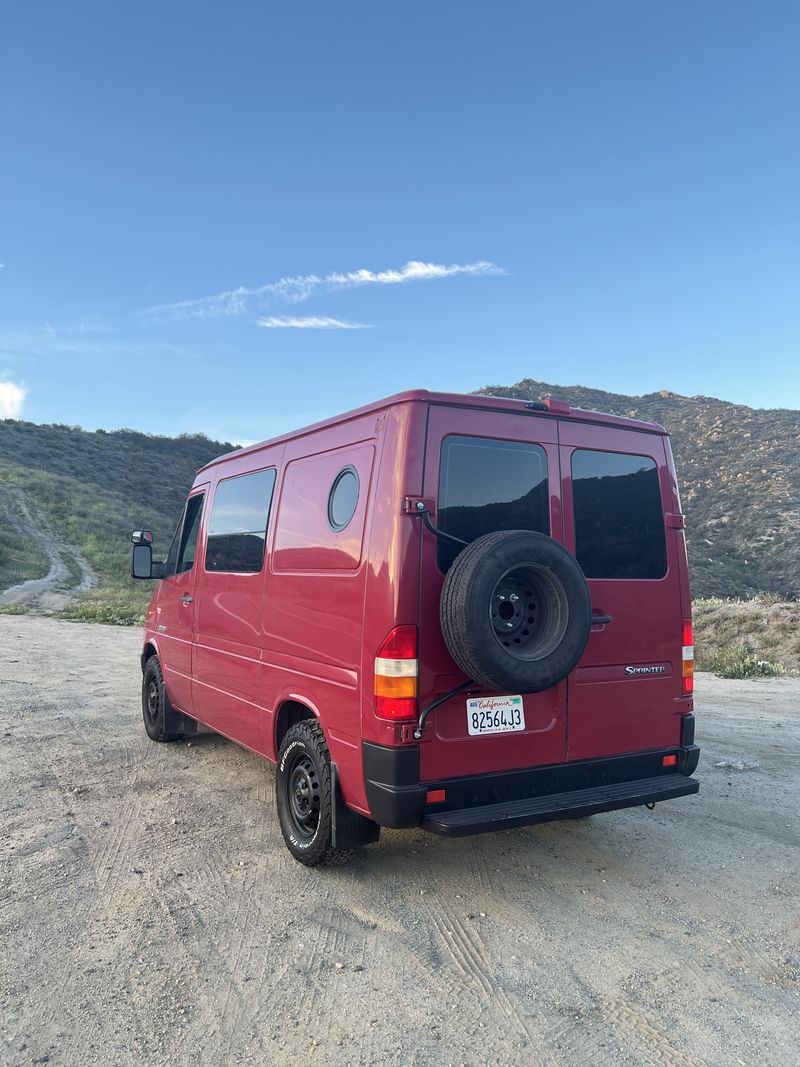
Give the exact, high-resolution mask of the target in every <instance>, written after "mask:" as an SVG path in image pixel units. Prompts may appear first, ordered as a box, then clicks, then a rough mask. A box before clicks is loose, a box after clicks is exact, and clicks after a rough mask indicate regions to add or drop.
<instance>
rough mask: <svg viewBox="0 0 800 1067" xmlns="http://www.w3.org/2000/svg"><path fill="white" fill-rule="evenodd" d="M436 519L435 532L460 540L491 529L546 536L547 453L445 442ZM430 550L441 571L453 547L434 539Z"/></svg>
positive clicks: (499, 444)
mask: <svg viewBox="0 0 800 1067" xmlns="http://www.w3.org/2000/svg"><path fill="white" fill-rule="evenodd" d="M437 518H438V525H439V528H440V529H442V530H444V531H445V533H449V534H452V535H453V536H454V537H460V538H461V540H462V541H474V540H475V538H477V537H482V536H483V534H487V533H494V532H495V531H497V530H533V531H535V532H536V533H546V534H549V533H550V511H549V499H548V490H547V453H546V452H545V450H544V449H543V448H542V447H541V446H540V445H533V444H527V443H525V442H523V441H496V440H490V439H488V438H481V437H456V436H453V437H446V438H445V439H444V441H443V442H442V458H441V463H440V466H439V507H438V514H437ZM436 551H437V561H438V564H439V569H440V570H441V571H446V570H447V568H448V567H449V566H450V564H451V563H452V562H453V560H454V559H455V558H456V556H457V555H458V552H459V547H458V545H450V544H448V543H447V542H446V541H444V540H440V541H439V542H438V545H437V550H436Z"/></svg>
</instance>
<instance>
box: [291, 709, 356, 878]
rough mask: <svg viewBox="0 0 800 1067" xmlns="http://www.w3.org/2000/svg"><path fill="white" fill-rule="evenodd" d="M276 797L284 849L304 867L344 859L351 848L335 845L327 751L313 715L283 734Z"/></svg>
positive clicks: (328, 755)
mask: <svg viewBox="0 0 800 1067" xmlns="http://www.w3.org/2000/svg"><path fill="white" fill-rule="evenodd" d="M275 799H276V802H277V806H278V819H279V820H280V824H281V832H282V833H283V839H284V841H285V842H286V847H287V848H288V849H289V851H290V852H291V854H292V855H293V856H294V858H295V859H296V860H299V861H300V863H304V864H305V865H306V867H319V866H322V865H324V864H336V863H345V862H347V860H349V859H350V857H351V856H352V855H353V850H352V849H341V848H334V847H333V844H332V840H333V838H332V833H333V783H332V781H331V755H330V752H329V751H328V746H327V744H326V742H325V735H324V734H323V732H322V727H321V726H320V725H319V723H318V722H317V721H316V719H304V720H303V721H302V722H298V723H296V724H295V725H294V726H292V727H291V728H290V729H289V730H288V731H287V732H286V736H285V737H284V739H283V742H282V744H281V749H280V753H279V756H278V767H277V770H276V772H275Z"/></svg>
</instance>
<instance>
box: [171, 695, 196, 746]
mask: <svg viewBox="0 0 800 1067" xmlns="http://www.w3.org/2000/svg"><path fill="white" fill-rule="evenodd" d="M164 696H165V697H166V707H165V708H164V732H165V733H167V734H181V735H182V736H184V737H193V736H194V735H195V734H196V733H197V730H198V722H197V720H196V719H192V718H191V717H190V716H189V715H184V714H183V712H182V711H178V710H177V709H176V708H173V706H172V701H171V700H170V699H169V694H168V693H167V689H166V686H165V687H164Z"/></svg>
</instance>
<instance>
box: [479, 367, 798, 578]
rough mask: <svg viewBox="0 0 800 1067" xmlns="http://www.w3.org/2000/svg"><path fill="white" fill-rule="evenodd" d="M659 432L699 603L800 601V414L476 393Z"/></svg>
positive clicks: (575, 389)
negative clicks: (599, 415)
mask: <svg viewBox="0 0 800 1067" xmlns="http://www.w3.org/2000/svg"><path fill="white" fill-rule="evenodd" d="M477 391H478V392H479V393H482V394H492V395H494V396H513V397H519V398H521V399H525V400H541V399H542V398H543V397H547V396H555V397H559V398H561V399H563V400H567V401H568V402H569V403H570V404H571V405H572V406H574V407H581V408H588V409H591V410H594V411H607V412H610V413H611V414H613V415H625V416H628V417H631V418H637V419H644V420H647V421H650V422H658V423H661V425H662V426H665V427H666V429H667V430H669V432H670V435H671V438H672V449H673V452H674V454H675V464H676V467H677V470H678V481H679V483H680V488H681V500H682V504H683V509H684V511H685V513H686V537H687V542H688V546H689V561H690V567H691V574H692V592H693V594H694V596H695V597H713V596H716V597H747V596H753V595H754V594H756V593H758V592H772V593H777V594H779V595H780V596H783V597H786V598H794V597H798V596H800V411H792V410H784V409H776V410H765V409H760V408H749V407H745V406H744V405H742V404H730V403H728V402H727V401H724V400H715V399H714V398H713V397H708V396H691V397H688V396H679V395H678V394H677V393H670V392H666V391H663V392H659V393H649V394H647V395H646V396H624V395H621V394H619V393H607V392H604V391H603V390H600V389H587V388H585V387H584V386H581V385H568V386H564V385H549V384H547V383H545V382H537V381H533V380H532V379H530V378H526V379H524V380H523V381H521V382H517V384H516V385H512V386H500V385H491V386H487V387H485V388H484V389H479V390H477Z"/></svg>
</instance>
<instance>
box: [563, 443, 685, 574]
mask: <svg viewBox="0 0 800 1067" xmlns="http://www.w3.org/2000/svg"><path fill="white" fill-rule="evenodd" d="M572 498H573V502H574V508H575V555H576V557H577V560H578V563H580V565H581V567H582V568H583V571H584V574H585V575H586V577H587V578H663V577H664V575H665V574H666V572H667V545H666V537H665V533H664V514H663V508H662V505H661V490H660V487H659V482H658V467H657V466H656V463H655V460H653V459H650V457H649V456H629V455H622V454H620V453H617V452H594V451H590V450H589V449H578V450H576V451H575V452H573V454H572Z"/></svg>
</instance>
